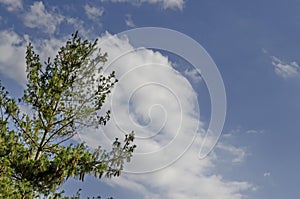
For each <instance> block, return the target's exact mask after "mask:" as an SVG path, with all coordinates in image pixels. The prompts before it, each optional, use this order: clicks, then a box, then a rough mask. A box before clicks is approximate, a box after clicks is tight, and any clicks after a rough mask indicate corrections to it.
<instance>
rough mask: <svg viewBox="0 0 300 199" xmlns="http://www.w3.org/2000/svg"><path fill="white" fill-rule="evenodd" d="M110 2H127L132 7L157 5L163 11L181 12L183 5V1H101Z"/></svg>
mask: <svg viewBox="0 0 300 199" xmlns="http://www.w3.org/2000/svg"><path fill="white" fill-rule="evenodd" d="M102 1H111V2H114V3H115V2H116V3H117V2H127V3H131V4H133V5H140V4H143V3H149V4H159V5H161V6H162V8H163V9H179V10H182V9H183V7H184V4H185V1H184V0H102Z"/></svg>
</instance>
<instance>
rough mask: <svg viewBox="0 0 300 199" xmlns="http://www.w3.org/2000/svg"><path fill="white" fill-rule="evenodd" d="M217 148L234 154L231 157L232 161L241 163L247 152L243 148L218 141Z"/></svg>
mask: <svg viewBox="0 0 300 199" xmlns="http://www.w3.org/2000/svg"><path fill="white" fill-rule="evenodd" d="M217 148H219V149H222V150H223V151H227V152H229V153H230V154H231V155H233V156H234V158H233V159H232V162H233V163H241V162H243V161H244V159H245V157H246V155H247V153H246V151H245V150H244V149H243V148H239V147H235V146H232V145H229V144H226V145H225V144H224V143H218V145H217Z"/></svg>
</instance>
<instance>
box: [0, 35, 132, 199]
mask: <svg viewBox="0 0 300 199" xmlns="http://www.w3.org/2000/svg"><path fill="white" fill-rule="evenodd" d="M96 45H97V40H95V41H94V42H90V41H88V40H82V39H81V38H80V37H79V36H78V34H77V33H76V34H74V35H72V39H70V40H68V41H67V42H66V44H65V45H64V46H63V47H61V48H60V50H59V52H58V54H57V55H56V57H55V59H54V60H53V62H52V61H51V59H50V58H48V60H47V61H46V62H44V64H42V63H41V62H40V58H39V55H38V54H36V53H35V52H34V50H33V46H32V45H31V44H29V45H28V46H27V51H26V72H27V80H28V83H27V85H26V88H25V90H24V94H23V96H22V97H21V98H19V99H14V98H11V97H9V94H8V92H7V91H6V90H5V88H4V87H3V86H1V84H0V112H1V113H0V114H1V118H0V125H1V127H0V198H35V197H38V196H42V197H45V198H47V197H48V198H60V197H61V192H58V189H59V188H60V187H61V185H62V184H63V183H64V182H65V181H66V180H68V178H69V177H75V178H78V179H79V180H82V181H84V176H85V175H86V174H93V175H95V176H96V177H99V178H101V177H102V176H105V177H108V178H110V177H112V176H119V175H120V171H121V170H122V168H123V165H124V162H125V160H127V161H130V158H131V157H132V153H133V150H134V148H135V147H136V146H135V145H133V144H132V142H133V139H134V134H133V132H132V133H130V134H128V135H126V136H125V140H124V142H120V141H119V140H118V138H116V139H115V141H114V142H113V144H112V149H111V151H109V152H108V151H105V150H102V149H101V147H99V148H97V149H95V150H92V149H89V148H88V147H87V145H86V144H85V143H78V144H73V143H69V144H68V142H67V141H68V140H70V139H71V138H72V137H73V136H74V135H75V134H76V133H78V131H80V130H84V129H86V128H89V127H99V126H100V125H105V124H106V123H107V122H108V120H109V119H110V111H109V110H107V111H106V112H105V113H104V114H103V113H102V114H101V112H103V111H102V110H101V108H102V105H103V103H104V102H105V99H106V98H107V96H108V95H109V93H110V92H111V89H112V88H113V86H114V84H115V83H116V82H117V80H116V79H115V73H114V72H112V73H110V74H108V75H104V73H103V68H102V67H103V64H104V63H105V62H106V61H107V54H106V53H101V51H100V49H99V48H97V46H96ZM100 64H102V65H101V66H100V67H99V65H100ZM0 83H1V82H0ZM24 106H25V107H27V108H28V109H29V110H30V111H28V112H24V111H21V107H24ZM100 110H101V111H100Z"/></svg>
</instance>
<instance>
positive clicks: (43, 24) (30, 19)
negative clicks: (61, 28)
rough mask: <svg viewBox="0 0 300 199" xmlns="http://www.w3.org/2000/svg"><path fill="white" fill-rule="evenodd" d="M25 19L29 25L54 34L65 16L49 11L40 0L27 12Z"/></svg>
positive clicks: (25, 23)
mask: <svg viewBox="0 0 300 199" xmlns="http://www.w3.org/2000/svg"><path fill="white" fill-rule="evenodd" d="M23 20H24V25H25V26H27V27H30V28H39V29H41V30H42V31H44V32H46V33H50V34H53V33H54V32H55V30H56V28H57V26H58V25H59V24H60V23H61V22H62V21H63V20H64V17H63V16H62V15H60V14H58V13H51V12H49V11H47V10H46V8H45V6H44V4H43V2H42V1H39V2H34V3H33V5H31V6H30V10H29V12H27V13H25V15H24V19H23Z"/></svg>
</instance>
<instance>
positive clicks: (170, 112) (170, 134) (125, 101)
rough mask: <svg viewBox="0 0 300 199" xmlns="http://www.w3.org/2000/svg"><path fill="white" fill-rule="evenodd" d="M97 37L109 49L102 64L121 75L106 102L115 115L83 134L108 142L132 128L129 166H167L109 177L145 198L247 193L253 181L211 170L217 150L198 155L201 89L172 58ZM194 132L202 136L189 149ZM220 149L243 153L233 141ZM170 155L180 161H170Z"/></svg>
mask: <svg viewBox="0 0 300 199" xmlns="http://www.w3.org/2000/svg"><path fill="white" fill-rule="evenodd" d="M108 38H111V40H110V42H106V41H107V39H108ZM99 41H100V42H99V46H100V47H101V49H102V50H103V51H105V52H107V53H108V55H109V57H108V58H109V61H108V63H106V64H105V66H104V69H105V70H107V71H112V70H114V71H116V76H117V79H119V83H118V84H117V86H116V87H115V88H114V89H113V93H112V95H111V96H110V98H109V99H108V102H107V103H106V104H105V107H104V108H103V109H104V110H106V109H110V110H111V111H112V116H113V117H112V119H111V121H110V122H109V123H108V125H106V126H104V127H103V128H102V131H100V132H99V131H89V132H87V131H85V133H82V134H81V138H82V139H83V140H84V141H86V143H87V144H89V145H91V146H97V145H101V146H109V144H110V143H111V141H112V140H113V139H114V138H115V137H123V135H124V133H126V132H127V133H128V132H130V131H131V130H134V131H135V133H136V140H135V143H136V144H137V146H138V147H137V151H136V153H135V154H134V156H133V159H132V161H131V162H130V163H129V164H126V166H125V171H131V172H134V171H137V172H138V171H143V170H144V169H145V170H148V171H150V170H151V169H153V168H156V169H159V168H162V167H164V166H166V167H165V168H164V169H159V170H158V171H156V172H150V173H143V174H142V175H135V174H130V173H123V175H121V177H119V178H117V179H116V180H114V179H112V180H111V181H108V182H107V183H109V184H112V185H118V186H121V187H125V188H128V189H131V190H133V191H136V192H139V193H141V194H142V195H143V196H144V199H156V198H157V199H158V198H166V199H181V198H190V199H198V198H210V199H220V198H222V199H242V198H244V196H243V191H246V190H252V189H253V185H251V184H250V183H248V182H244V181H230V180H226V179H224V178H223V177H222V176H221V175H218V174H217V173H213V174H212V172H213V169H214V168H215V167H216V162H217V161H216V159H215V156H213V155H211V156H208V157H206V158H205V159H202V160H199V159H198V152H199V147H200V146H201V141H202V140H203V139H202V137H201V136H200V135H202V134H200V133H201V132H203V129H202V128H201V127H202V122H201V121H199V119H198V118H199V117H198V113H199V112H198V109H197V107H198V105H197V95H196V93H195V92H194V90H193V88H192V86H191V85H190V84H189V82H188V81H187V80H186V78H184V77H183V76H182V75H181V74H180V73H179V72H177V71H176V70H175V69H174V68H173V67H172V64H171V62H170V61H169V60H168V58H167V57H164V56H163V55H162V54H161V53H159V52H154V51H152V50H148V49H142V48H141V49H134V48H133V47H132V46H131V45H130V43H129V41H128V39H126V38H117V37H112V36H111V35H109V34H106V35H103V36H102V37H101V38H100V40H99ZM198 127H199V128H198ZM195 133H198V135H199V136H198V138H197V139H196V140H194V143H193V144H192V145H191V146H190V147H189V148H188V149H187V147H188V146H189V144H191V141H193V136H195ZM222 150H227V151H229V152H230V153H232V154H234V155H235V156H236V157H235V159H234V160H233V161H234V162H240V161H242V159H243V158H244V156H245V154H244V153H243V151H242V150H241V149H239V148H235V147H232V146H230V147H228V146H225V145H224V147H223V149H222ZM183 152H185V153H184V155H183V156H181V157H180V155H182V154H183ZM145 157H146V158H145ZM148 157H149V158H148ZM172 160H174V161H175V160H177V161H176V162H173V163H172V164H169V163H171V162H172Z"/></svg>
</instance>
